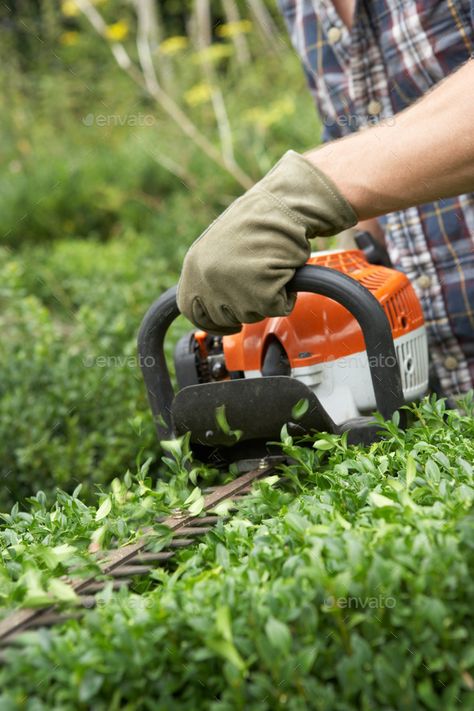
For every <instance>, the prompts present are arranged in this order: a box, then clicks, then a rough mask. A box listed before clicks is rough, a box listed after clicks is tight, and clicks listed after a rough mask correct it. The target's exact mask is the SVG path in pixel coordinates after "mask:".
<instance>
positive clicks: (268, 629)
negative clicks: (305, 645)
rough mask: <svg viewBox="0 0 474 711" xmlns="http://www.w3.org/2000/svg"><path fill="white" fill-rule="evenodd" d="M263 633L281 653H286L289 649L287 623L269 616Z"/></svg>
mask: <svg viewBox="0 0 474 711" xmlns="http://www.w3.org/2000/svg"><path fill="white" fill-rule="evenodd" d="M265 633H266V635H267V637H268V639H269V641H270V644H271V645H272V647H274V648H275V649H276V650H278V652H280V653H281V654H284V655H287V654H288V653H289V652H290V649H291V633H290V630H289V627H288V625H286V624H285V623H284V622H280V620H277V619H276V618H275V617H269V618H268V620H267V622H266V624H265Z"/></svg>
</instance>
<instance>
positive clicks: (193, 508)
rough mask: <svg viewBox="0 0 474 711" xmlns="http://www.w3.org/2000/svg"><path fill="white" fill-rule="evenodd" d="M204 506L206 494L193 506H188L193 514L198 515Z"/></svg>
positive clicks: (194, 502)
mask: <svg viewBox="0 0 474 711" xmlns="http://www.w3.org/2000/svg"><path fill="white" fill-rule="evenodd" d="M203 508H204V496H202V495H200V496H199V498H197V499H196V500H195V501H193V503H192V504H191V506H189V507H188V511H189V513H190V514H191V515H192V516H198V515H199V514H200V513H201V511H202V510H203Z"/></svg>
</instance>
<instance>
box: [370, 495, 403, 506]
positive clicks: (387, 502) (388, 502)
mask: <svg viewBox="0 0 474 711" xmlns="http://www.w3.org/2000/svg"><path fill="white" fill-rule="evenodd" d="M369 500H370V502H371V503H372V504H373V505H374V506H375V507H377V508H382V507H384V506H398V503H397V502H396V501H393V499H389V498H388V496H384V495H383V494H378V493H377V492H376V491H371V492H370V494H369Z"/></svg>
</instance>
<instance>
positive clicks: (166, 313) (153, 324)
mask: <svg viewBox="0 0 474 711" xmlns="http://www.w3.org/2000/svg"><path fill="white" fill-rule="evenodd" d="M287 289H288V291H290V292H299V291H305V292H310V293H312V294H319V295H321V296H327V297H329V298H330V299H334V301H337V303H339V304H341V306H344V307H345V308H346V309H347V310H348V311H350V313H351V314H352V315H353V316H354V318H355V319H356V320H357V321H358V323H359V325H360V327H361V329H362V334H363V336H364V341H365V346H366V350H367V356H368V360H369V367H370V375H371V378H372V384H373V387H374V393H375V402H376V403H377V410H378V411H379V412H380V414H381V415H382V416H383V417H384V418H385V419H388V418H390V417H391V416H392V415H393V413H394V412H395V411H396V410H398V409H399V408H400V407H401V406H402V405H403V404H404V402H405V401H404V396H403V388H402V380H401V377H400V369H399V366H398V360H397V354H396V351H395V345H394V343H393V338H392V331H391V328H390V324H389V321H388V319H387V317H386V315H385V312H384V310H383V308H382V307H381V305H380V304H379V302H378V301H377V299H376V298H375V296H374V295H373V294H371V292H370V291H369V290H368V289H366V288H365V287H364V286H362V284H360V283H359V282H358V281H356V280H355V279H353V278H352V277H350V276H348V275H347V274H343V273H342V272H338V271H336V270H335V269H329V268H328V267H320V266H316V265H312V264H307V265H306V266H304V267H301V268H300V269H297V271H296V273H295V275H294V277H293V279H292V280H291V281H290V282H289V283H288V285H287ZM179 313H180V312H179V309H178V306H177V303H176V287H175V286H173V287H171V288H170V289H168V290H167V291H165V293H164V294H162V296H160V298H159V299H157V300H156V301H155V302H154V303H153V304H152V305H151V307H150V308H149V309H148V311H147V313H146V314H145V317H144V319H143V321H142V324H141V327H140V332H139V334H138V353H139V361H140V367H141V369H142V373H143V378H144V380H145V385H146V388H147V392H148V399H149V401H150V406H151V410H152V412H153V416H154V419H155V423H156V429H157V433H158V437H159V439H173V438H174V437H175V436H176V435H175V432H174V428H173V422H172V417H171V404H172V402H173V399H174V391H173V386H172V385H171V379H170V374H169V370H168V365H167V363H166V358H165V352H164V341H165V336H166V333H167V331H168V328H169V327H170V325H171V324H172V323H173V321H174V320H175V319H176V318H177V317H178V316H179Z"/></svg>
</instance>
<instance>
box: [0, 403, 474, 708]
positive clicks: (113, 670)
mask: <svg viewBox="0 0 474 711" xmlns="http://www.w3.org/2000/svg"><path fill="white" fill-rule="evenodd" d="M466 408H467V414H466V415H465V416H462V415H461V414H459V412H449V413H446V412H444V408H443V403H442V402H436V401H435V400H432V401H431V403H429V402H426V403H425V404H424V405H423V406H422V407H421V408H415V410H414V425H413V426H412V427H411V428H410V429H409V430H407V431H406V432H403V431H401V430H399V429H398V427H397V426H396V424H395V423H388V425H387V426H386V435H385V438H384V439H383V440H382V441H380V442H378V443H376V444H374V445H372V446H371V447H370V448H366V449H364V448H362V447H357V448H354V447H347V446H346V445H345V443H344V440H343V439H342V440H341V439H339V438H337V437H334V436H320V437H319V438H318V439H317V440H316V441H315V442H314V444H313V447H310V448H301V447H299V446H297V445H295V443H293V442H292V440H291V439H290V438H288V437H284V445H283V447H284V450H285V451H286V452H287V453H288V454H289V455H290V456H291V457H293V459H294V464H293V465H291V466H290V467H287V468H286V469H285V470H284V471H283V474H284V476H285V481H283V482H281V486H280V488H275V479H274V478H273V479H271V480H269V481H267V482H263V483H261V484H259V485H257V486H256V488H255V490H254V493H253V495H252V496H251V497H250V498H249V499H248V500H246V501H244V502H243V503H241V504H239V509H238V511H237V512H236V514H235V515H234V516H232V517H231V519H230V520H229V521H228V522H227V523H224V522H222V523H220V524H219V525H218V527H217V528H216V529H215V531H214V532H213V533H212V534H209V535H208V536H207V538H206V539H205V540H204V541H203V542H202V543H199V544H196V545H195V546H194V549H191V550H186V551H182V552H181V553H180V555H179V558H178V561H177V564H176V566H175V567H174V568H172V569H171V570H170V571H169V572H164V571H157V572H156V573H153V574H152V575H151V576H150V582H149V585H148V587H149V589H148V591H146V590H145V591H143V588H140V589H141V590H142V595H141V596H138V595H136V594H134V593H133V592H132V593H128V592H121V593H112V592H111V591H110V590H109V589H107V590H106V591H105V592H104V593H102V594H101V596H100V598H99V603H98V606H97V609H96V610H95V611H90V612H88V613H87V614H86V615H85V617H84V618H83V620H82V621H81V622H76V621H70V622H68V623H66V624H64V625H63V626H62V628H58V629H55V630H53V631H48V632H46V631H42V632H40V633H32V634H29V635H27V637H26V638H25V639H24V640H23V642H22V644H21V645H20V648H19V649H17V650H10V651H8V652H7V655H6V660H7V661H6V665H5V667H4V668H3V670H2V671H1V672H0V682H1V684H2V689H3V693H2V696H1V697H0V703H1V707H2V709H5V710H6V711H7V710H10V709H31V710H32V711H33V710H34V711H46V709H51V708H55V709H58V710H64V711H66V710H69V709H84V710H85V709H90V708H94V709H95V710H101V709H104V710H105V709H119V708H126V709H129V710H132V709H133V710H135V709H136V710H138V709H140V710H141V709H163V710H164V709H190V710H191V709H192V710H194V709H213V711H223V710H224V709H225V710H229V711H230V709H244V708H250V709H258V710H259V711H260V710H261V711H265V710H267V709H268V710H269V711H270V710H273V709H291V710H292V711H293V710H295V711H296V710H298V711H299V710H300V709H301V710H303V709H317V711H361V710H362V711H372V710H373V709H381V710H382V709H383V710H387V711H388V710H390V711H393V710H395V709H397V710H398V709H400V711H402V710H405V709H413V710H414V711H416V710H418V709H420V710H423V711H426V710H433V711H437V710H438V709H440V708H442V709H446V711H451V710H454V709H459V710H461V709H463V710H464V709H470V708H472V706H473V686H474V682H473V674H474V645H473V641H472V634H471V632H472V626H473V622H474V619H473V610H472V599H473V595H474V577H473V566H474V545H473V540H474V516H473V500H474V478H473V469H472V463H471V462H472V460H473V457H474V445H473V436H474V419H473V414H474V413H473V408H472V398H471V401H470V403H466ZM174 468H175V471H176V473H175V475H174V476H173V477H172V479H171V482H170V484H169V485H168V486H163V484H158V486H157V488H156V489H154V487H153V485H152V484H151V480H147V479H146V478H145V479H143V476H142V477H141V481H140V479H139V481H138V483H136V484H134V483H133V482H132V481H131V479H130V477H128V478H127V477H126V478H125V480H124V482H118V481H117V482H116V483H115V484H114V486H113V487H112V490H111V492H110V493H109V495H108V499H107V500H108V503H107V504H105V503H104V501H105V499H104V497H101V504H102V505H101V509H100V513H99V515H97V513H96V509H95V507H94V508H84V507H81V506H80V504H79V503H76V504H74V505H73V504H72V503H71V499H69V498H67V497H66V498H65V497H64V496H63V497H62V498H59V499H58V502H57V503H56V504H55V506H54V507H53V511H51V510H48V509H47V507H45V504H44V501H43V500H42V499H39V500H38V499H36V500H34V501H33V502H32V503H31V507H30V513H29V514H23V517H22V514H21V512H18V511H17V510H15V511H14V512H12V515H11V516H10V517H7V520H6V524H5V526H4V530H3V534H2V537H3V550H4V554H3V555H4V571H3V577H4V580H6V581H7V580H9V581H10V583H9V584H10V586H11V590H12V592H11V593H10V598H9V600H10V604H11V602H12V600H13V599H19V598H18V594H19V591H21V589H26V588H27V587H28V584H29V585H30V587H31V588H33V590H32V591H30V592H33V593H35V591H36V594H37V593H38V581H39V580H42V581H43V582H42V583H41V585H43V587H44V589H46V587H47V584H48V581H50V580H51V578H52V577H54V576H58V575H59V574H60V573H61V572H63V571H64V569H65V568H64V566H65V565H67V564H68V565H69V566H71V565H76V566H77V561H78V557H77V556H78V555H79V553H80V551H81V550H82V551H84V549H85V547H86V545H87V543H88V541H90V540H91V537H92V538H93V539H94V537H95V538H97V536H99V537H100V536H103V535H104V525H107V522H108V521H109V518H110V521H109V523H108V525H109V534H110V532H111V531H114V532H115V533H114V536H115V538H116V539H117V540H118V541H119V540H120V539H121V538H122V540H123V539H127V537H128V536H130V535H131V531H133V511H134V510H135V511H141V514H140V517H139V521H141V522H143V523H146V522H147V520H149V519H150V518H152V516H153V515H156V513H157V512H158V511H161V510H165V509H166V507H169V506H171V505H175V504H176V502H177V501H180V500H181V502H182V501H183V498H184V496H185V495H186V494H187V493H188V492H189V491H190V490H191V489H192V487H193V486H194V484H191V483H190V482H189V484H188V486H187V487H186V486H185V483H186V482H185V478H183V477H185V474H184V472H183V471H182V470H180V466H177V465H175V467H174ZM199 483H200V479H198V484H199ZM165 491H167V492H168V499H167V500H166V499H165V494H164V492H165ZM127 492H128V493H127ZM145 499H147V500H149V501H148V504H146V505H144V500H145ZM127 502H128V503H127ZM144 510H145V511H148V513H147V514H144V513H143V511H144ZM54 512H55V513H54ZM53 514H54V517H53ZM97 518H98V519H100V520H96V519H97ZM50 520H54V521H55V522H57V521H59V522H61V523H59V524H58V523H55V524H54V525H53V526H51V523H48V521H50ZM69 520H70V521H71V524H70V535H69V536H68V535H67V533H66V530H67V525H68V521H69ZM119 520H122V524H121V527H119V526H118V521H119ZM104 522H105V524H104ZM58 525H59V528H62V529H63V534H62V535H61V533H60V532H59V533H58V530H57V529H58ZM135 525H136V524H135ZM51 528H52V529H53V531H54V533H53V531H52V532H50V530H51ZM97 530H100V533H99V534H97ZM94 531H96V533H94ZM120 531H121V533H120ZM157 535H163V531H160V530H158V531H157ZM109 540H110V539H109ZM58 541H62V542H68V541H70V543H71V546H72V547H71V549H70V550H67V551H64V549H59V550H58V549H57V548H54V550H55V551H56V557H54V556H53V561H52V562H51V555H48V556H45V555H44V554H43V558H42V557H41V555H40V554H39V553H38V551H41V549H42V548H43V549H44V547H45V546H46V547H47V546H52V545H54V544H55V543H58ZM24 542H28V546H27V548H25V546H24V545H22V544H23V543H24ZM31 551H33V553H32V552H31ZM35 551H36V559H35V561H33V555H34V552H35ZM73 554H75V555H76V557H74V555H73ZM84 555H85V554H84V553H82V556H84ZM61 556H62V557H61ZM44 558H45V559H46V562H47V563H49V565H48V564H46V563H45V562H44ZM58 558H59V560H63V561H64V558H66V559H68V560H67V561H66V563H64V562H63V563H62V564H61V563H60V562H59V561H58ZM33 568H34V569H35V570H36V571H37V573H36V579H35V581H33V582H34V584H33V582H32V579H31V575H30V577H29V578H27V579H26V580H25V575H24V574H25V571H26V570H27V569H30V570H31V569H33ZM52 570H53V572H52ZM22 576H23V577H22ZM41 576H42V578H41ZM3 587H4V589H7V583H5V585H4V586H3ZM59 592H60V593H61V595H60V597H62V598H63V599H66V597H67V595H65V594H64V591H63V590H60V591H59ZM52 593H56V594H57V593H58V591H57V590H55V589H54V586H52V592H51V593H50V594H52ZM15 595H16V598H15ZM6 602H7V604H8V597H7V600H6Z"/></svg>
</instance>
